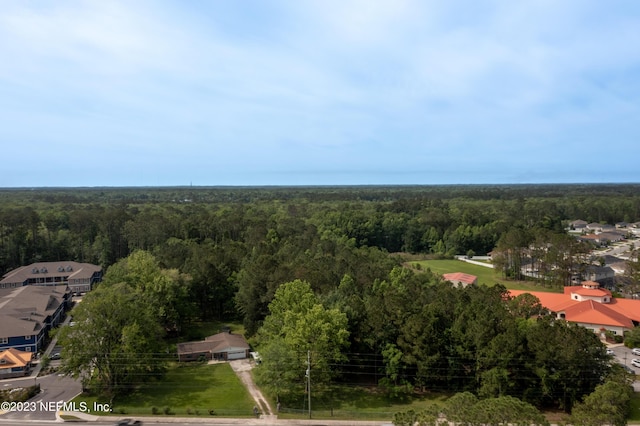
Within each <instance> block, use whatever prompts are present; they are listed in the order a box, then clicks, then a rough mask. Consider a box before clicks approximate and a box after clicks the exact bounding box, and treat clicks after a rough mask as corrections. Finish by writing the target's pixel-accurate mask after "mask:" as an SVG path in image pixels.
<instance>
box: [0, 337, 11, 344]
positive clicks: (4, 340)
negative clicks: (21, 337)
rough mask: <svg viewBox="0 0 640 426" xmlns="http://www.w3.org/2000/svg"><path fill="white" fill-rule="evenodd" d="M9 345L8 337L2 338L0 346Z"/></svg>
mask: <svg viewBox="0 0 640 426" xmlns="http://www.w3.org/2000/svg"><path fill="white" fill-rule="evenodd" d="M8 343H9V338H8V337H0V345H6V344H8Z"/></svg>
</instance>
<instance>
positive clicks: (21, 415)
mask: <svg viewBox="0 0 640 426" xmlns="http://www.w3.org/2000/svg"><path fill="white" fill-rule="evenodd" d="M34 382H37V383H39V384H40V393H39V394H38V395H36V396H35V397H33V398H31V399H30V400H29V401H28V406H27V407H25V409H23V410H22V411H15V412H8V413H4V414H2V415H0V420H8V421H12V420H13V421H16V420H18V419H19V420H55V419H56V412H57V408H58V405H56V404H61V403H62V402H65V401H69V400H71V399H72V398H74V397H75V396H76V395H78V394H79V393H80V392H81V390H82V388H81V385H80V383H79V382H78V381H76V380H74V379H72V378H70V377H66V376H58V375H57V374H51V375H49V376H43V377H38V378H37V379H35V378H32V377H29V378H25V379H19V380H12V381H8V382H3V383H2V385H1V386H2V387H3V388H4V389H11V388H14V387H22V386H31V385H33V384H34Z"/></svg>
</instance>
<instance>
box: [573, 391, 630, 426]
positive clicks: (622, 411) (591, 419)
mask: <svg viewBox="0 0 640 426" xmlns="http://www.w3.org/2000/svg"><path fill="white" fill-rule="evenodd" d="M632 395H633V388H632V387H631V386H630V385H629V384H628V383H620V382H619V381H615V380H608V381H606V382H605V383H604V384H602V385H598V386H596V389H595V390H594V391H593V392H592V393H591V394H589V395H587V397H586V398H585V399H584V401H583V402H580V403H578V404H576V406H575V407H574V408H573V411H572V412H571V418H572V423H573V424H575V425H584V426H600V425H613V426H624V425H626V424H627V416H628V414H629V409H630V402H631V396H632Z"/></svg>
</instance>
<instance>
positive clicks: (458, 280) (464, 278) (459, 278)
mask: <svg viewBox="0 0 640 426" xmlns="http://www.w3.org/2000/svg"><path fill="white" fill-rule="evenodd" d="M442 278H444V279H445V280H446V281H449V282H450V283H451V284H453V285H454V287H466V286H469V285H474V284H478V277H476V276H475V275H470V274H465V273H463V272H454V273H451V274H443V275H442Z"/></svg>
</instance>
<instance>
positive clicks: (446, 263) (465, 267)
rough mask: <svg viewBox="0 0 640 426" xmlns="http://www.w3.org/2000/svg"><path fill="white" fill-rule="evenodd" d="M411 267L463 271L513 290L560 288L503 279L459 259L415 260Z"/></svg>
mask: <svg viewBox="0 0 640 426" xmlns="http://www.w3.org/2000/svg"><path fill="white" fill-rule="evenodd" d="M409 264H410V265H411V266H412V267H415V265H420V266H419V267H420V269H421V270H425V271H426V270H427V269H430V270H431V271H432V272H434V273H436V274H448V273H451V272H464V273H465V274H471V275H475V276H477V277H478V284H485V285H488V286H492V285H495V284H496V283H499V284H502V285H504V286H505V287H506V288H509V289H513V290H531V291H550V292H559V291H560V290H557V289H552V288H548V287H544V286H541V285H538V284H535V283H533V282H530V281H511V280H505V279H503V278H502V277H500V276H499V275H497V274H496V273H495V271H494V270H493V268H487V267H486V266H480V265H474V264H472V263H467V262H463V261H461V260H417V261H412V262H409Z"/></svg>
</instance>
